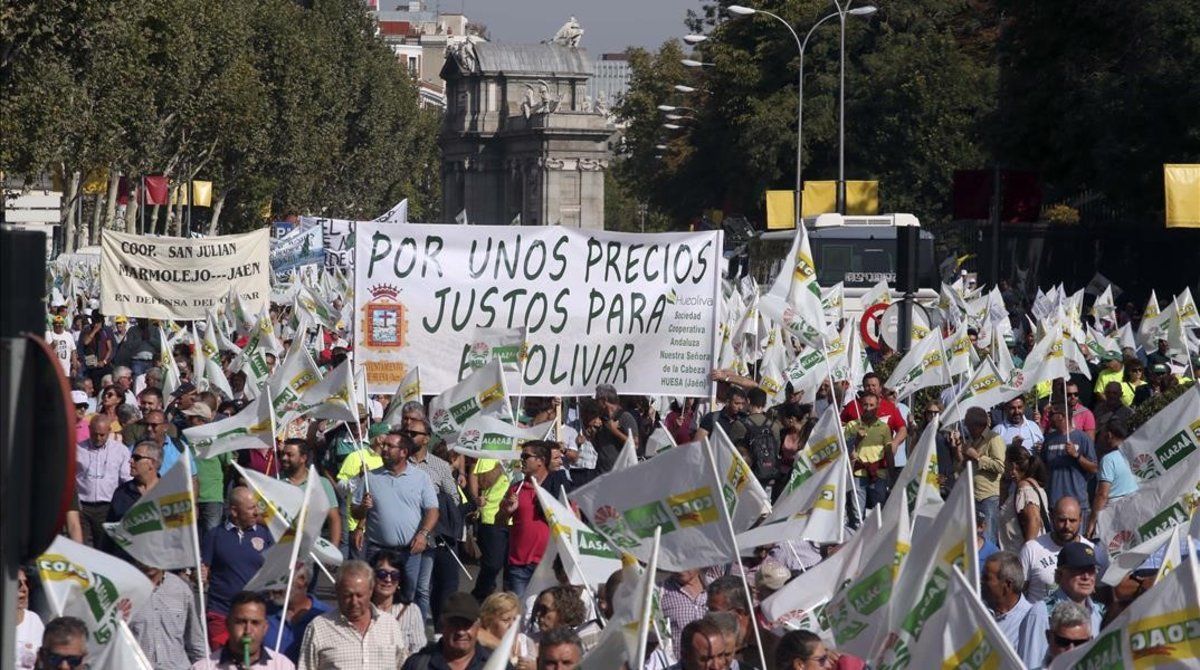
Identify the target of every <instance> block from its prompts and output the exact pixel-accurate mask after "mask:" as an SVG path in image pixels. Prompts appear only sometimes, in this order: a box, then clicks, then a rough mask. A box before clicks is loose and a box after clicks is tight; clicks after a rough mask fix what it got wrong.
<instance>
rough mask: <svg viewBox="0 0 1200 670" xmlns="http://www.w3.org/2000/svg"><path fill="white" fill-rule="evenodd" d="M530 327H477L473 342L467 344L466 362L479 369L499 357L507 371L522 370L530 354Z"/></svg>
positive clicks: (469, 365)
mask: <svg viewBox="0 0 1200 670" xmlns="http://www.w3.org/2000/svg"><path fill="white" fill-rule="evenodd" d="M528 340H529V329H528V328H526V327H525V326H521V327H520V328H476V329H475V335H474V337H472V338H471V343H470V344H468V345H467V351H466V353H465V355H464V356H465V363H466V365H467V367H469V368H471V369H472V370H478V369H479V368H481V367H483V366H484V365H486V364H487V363H488V361H490V360H492V359H499V361H500V364H501V365H502V366H503V368H504V371H505V372H520V371H521V369H522V368H523V367H524V366H525V357H526V356H527V355H528V346H529V343H528Z"/></svg>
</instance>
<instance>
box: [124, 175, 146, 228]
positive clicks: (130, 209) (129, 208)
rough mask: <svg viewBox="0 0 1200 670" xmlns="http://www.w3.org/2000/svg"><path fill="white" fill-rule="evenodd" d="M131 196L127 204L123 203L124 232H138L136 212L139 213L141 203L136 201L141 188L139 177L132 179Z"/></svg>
mask: <svg viewBox="0 0 1200 670" xmlns="http://www.w3.org/2000/svg"><path fill="white" fill-rule="evenodd" d="M134 184H135V186H134V189H133V197H131V198H130V199H129V204H128V205H125V232H127V233H140V232H142V231H140V230H138V214H140V213H141V205H140V204H139V203H138V195H139V193H140V188H141V179H137V180H135V181H134Z"/></svg>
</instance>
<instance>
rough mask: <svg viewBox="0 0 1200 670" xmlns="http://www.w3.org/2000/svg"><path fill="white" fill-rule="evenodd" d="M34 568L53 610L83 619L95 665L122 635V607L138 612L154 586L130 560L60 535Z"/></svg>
mask: <svg viewBox="0 0 1200 670" xmlns="http://www.w3.org/2000/svg"><path fill="white" fill-rule="evenodd" d="M180 460H187V459H180ZM37 569H38V575H39V576H40V577H41V580H42V589H43V590H44V591H45V594H46V601H47V603H48V604H49V607H50V613H51V615H52V616H54V617H60V616H72V617H76V618H78V619H80V620H82V621H83V623H84V625H85V626H87V633H88V635H87V648H88V658H89V660H90V659H93V658H94V659H96V663H95V665H94V667H105V666H103V665H102V663H101V662H102V661H103V660H104V659H105V657H106V655H107V654H108V653H109V650H110V649H109V648H110V646H111V645H112V644H113V643H114V642H115V641H117V640H119V639H120V632H119V630H118V629H119V627H120V621H121V620H122V612H121V610H122V609H123V608H127V609H128V610H129V611H130V612H137V611H138V609H140V608H141V607H142V606H144V605H146V604H147V602H148V601H149V600H150V594H151V592H153V590H154V585H153V584H151V583H150V580H149V579H148V578H147V577H146V576H145V575H143V574H142V571H141V570H138V569H137V568H135V567H133V566H132V565H130V564H129V563H126V562H125V561H122V560H121V559H119V558H116V557H114V556H110V555H109V554H106V553H104V552H101V551H97V550H95V549H92V548H91V547H88V546H85V545H82V544H79V543H78V542H74V541H72V540H69V539H67V538H66V537H64V536H61V535H60V536H58V537H56V538H54V542H53V543H52V544H51V545H50V547H49V548H48V549H46V551H45V553H43V554H42V555H41V556H38V558H37ZM10 662H11V660H10Z"/></svg>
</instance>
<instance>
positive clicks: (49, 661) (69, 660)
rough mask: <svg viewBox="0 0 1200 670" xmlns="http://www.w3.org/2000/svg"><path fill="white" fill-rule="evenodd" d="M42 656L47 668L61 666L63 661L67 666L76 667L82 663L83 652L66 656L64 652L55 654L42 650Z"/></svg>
mask: <svg viewBox="0 0 1200 670" xmlns="http://www.w3.org/2000/svg"><path fill="white" fill-rule="evenodd" d="M42 658H43V659H44V660H45V661H46V666H45V667H47V668H61V667H62V665H63V664H64V663H66V664H67V667H69V668H78V667H80V666H82V665H83V654H79V655H78V656H66V655H64V654H55V653H53V652H49V651H46V652H42Z"/></svg>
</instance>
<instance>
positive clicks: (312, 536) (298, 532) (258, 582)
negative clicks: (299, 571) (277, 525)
mask: <svg viewBox="0 0 1200 670" xmlns="http://www.w3.org/2000/svg"><path fill="white" fill-rule="evenodd" d="M320 480H321V476H320V475H318V474H317V470H316V468H315V467H313V466H309V469H308V480H307V481H306V482H305V485H304V493H303V500H302V501H301V503H300V511H299V513H298V514H297V515H296V518H295V520H294V521H293V522H292V524H291V527H290V528H289V529H288V530H287V531H286V532H284V534H283V537H281V538H279V541H278V542H276V543H275V545H274V546H272V547H271V548H270V549H268V550H267V553H266V555H265V556H264V557H263V564H262V567H261V568H259V569H258V572H256V573H254V576H253V577H251V578H250V581H249V582H247V583H246V586H245V587H244V588H245V590H246V591H281V590H284V589H286V588H287V587H288V586H289V583H290V580H291V578H292V571H293V569H294V567H295V565H296V561H297V560H298V559H300V558H301V557H305V558H307V556H308V555H309V554H310V553H312V551H313V548H314V547H315V545H316V541H317V539H318V538H320V537H321V526H323V525H325V519H326V517H327V516H328V515H329V509H330V507H329V499H328V498H326V497H325V492H324V491H322V490H321V484H320Z"/></svg>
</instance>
